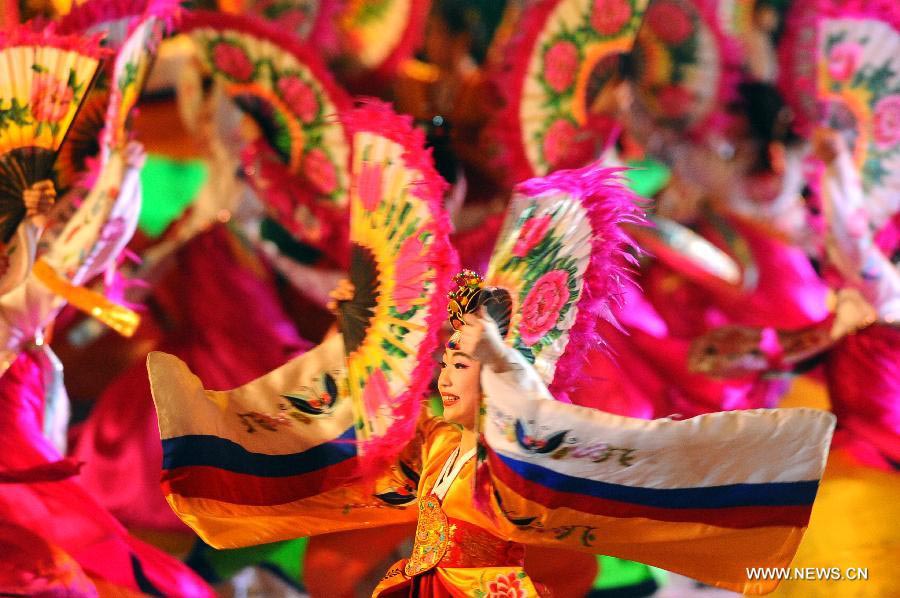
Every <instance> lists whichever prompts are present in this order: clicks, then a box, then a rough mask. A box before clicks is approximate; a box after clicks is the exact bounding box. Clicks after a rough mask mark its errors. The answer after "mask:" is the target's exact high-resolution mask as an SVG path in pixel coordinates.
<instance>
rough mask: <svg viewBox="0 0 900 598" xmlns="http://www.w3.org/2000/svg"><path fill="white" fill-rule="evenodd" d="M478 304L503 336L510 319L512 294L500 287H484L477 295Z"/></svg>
mask: <svg viewBox="0 0 900 598" xmlns="http://www.w3.org/2000/svg"><path fill="white" fill-rule="evenodd" d="M478 302H479V305H480V306H481V305H483V306H484V308H485V310H486V311H487V313H488V315H489V316H491V319H492V320H494V323H496V324H497V328H499V329H500V334H501V335H503V338H506V335H507V334H508V333H509V322H510V320H511V319H512V296H511V295H510V294H509V291H507V290H506V289H504V288H501V287H485V288H483V289H481V294H480V295H479V301H478Z"/></svg>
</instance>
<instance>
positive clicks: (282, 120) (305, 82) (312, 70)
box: [182, 11, 350, 208]
mask: <svg viewBox="0 0 900 598" xmlns="http://www.w3.org/2000/svg"><path fill="white" fill-rule="evenodd" d="M182 31H184V32H186V33H189V34H190V35H191V37H192V38H193V39H194V42H195V44H196V45H197V48H198V50H199V54H200V58H201V59H202V60H203V62H204V63H205V65H206V67H207V68H208V69H209V70H210V71H212V74H213V76H214V77H215V78H216V79H218V80H219V81H221V82H222V83H223V85H224V88H225V91H226V92H227V93H228V94H229V96H231V97H232V99H233V100H234V101H235V103H236V104H237V105H238V107H240V108H241V110H243V111H244V112H246V113H247V114H248V115H249V116H251V117H252V118H253V119H254V120H255V121H256V123H257V124H258V125H259V128H260V130H261V131H262V136H263V138H265V140H266V141H267V142H268V144H269V145H270V146H271V147H272V149H273V150H275V152H276V153H277V154H278V156H279V158H280V159H281V161H282V162H283V163H284V164H285V165H286V167H287V171H288V173H290V174H291V175H293V176H298V177H300V178H301V179H302V180H304V181H305V182H306V183H307V185H308V186H309V187H310V189H311V190H312V191H313V192H314V193H315V194H316V197H317V199H318V201H321V202H324V203H326V204H329V205H332V206H334V207H336V208H340V207H344V206H346V205H347V196H348V185H349V178H350V177H349V172H348V169H349V163H350V144H349V137H348V135H347V133H346V131H345V127H344V124H343V123H342V122H341V120H340V118H338V115H339V114H340V113H341V112H342V111H343V110H345V109H347V108H349V107H350V98H349V96H347V95H346V94H345V93H344V92H343V90H341V89H340V88H339V87H338V86H337V85H336V84H335V83H334V82H333V81H332V79H331V76H330V75H329V74H328V72H327V70H326V69H325V67H324V66H323V65H322V64H321V62H320V61H319V60H318V59H317V57H316V56H315V55H314V54H313V53H312V52H311V51H310V50H308V49H306V48H305V47H304V46H303V45H301V44H300V43H299V42H298V41H297V39H296V38H295V37H294V36H293V35H290V34H287V33H284V32H282V31H280V30H278V29H276V28H275V27H274V26H273V25H270V24H268V23H266V22H264V21H261V20H259V19H257V18H255V17H251V16H235V15H229V14H223V13H213V12H206V11H197V12H194V13H190V14H188V15H186V16H185V18H184V20H183V22H182ZM263 199H265V198H263Z"/></svg>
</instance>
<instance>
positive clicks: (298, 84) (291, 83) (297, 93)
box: [277, 75, 319, 123]
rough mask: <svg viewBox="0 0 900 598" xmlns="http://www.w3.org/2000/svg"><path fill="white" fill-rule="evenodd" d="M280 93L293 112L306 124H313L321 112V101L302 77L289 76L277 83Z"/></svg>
mask: <svg viewBox="0 0 900 598" xmlns="http://www.w3.org/2000/svg"><path fill="white" fill-rule="evenodd" d="M277 87H278V93H280V94H281V97H282V98H283V99H284V101H285V103H287V105H288V108H290V110H291V112H293V113H294V114H296V115H297V116H298V117H300V120H302V121H303V122H305V123H308V122H311V121H312V120H313V119H314V118H315V117H316V114H318V112H319V99H318V98H317V97H316V92H315V91H314V90H313V89H312V88H311V87H310V86H309V85H307V84H306V83H305V82H304V81H303V80H302V79H300V77H297V76H296V75H288V76H286V77H282V78H281V79H279V80H278V83H277Z"/></svg>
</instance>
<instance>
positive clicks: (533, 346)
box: [484, 164, 644, 400]
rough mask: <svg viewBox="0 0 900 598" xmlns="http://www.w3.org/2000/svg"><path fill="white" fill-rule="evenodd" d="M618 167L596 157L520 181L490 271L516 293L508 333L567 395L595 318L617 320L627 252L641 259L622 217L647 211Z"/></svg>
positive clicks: (491, 280)
mask: <svg viewBox="0 0 900 598" xmlns="http://www.w3.org/2000/svg"><path fill="white" fill-rule="evenodd" d="M619 172H620V170H619V169H612V168H601V167H600V166H599V165H596V164H594V165H590V166H587V167H585V168H582V169H580V170H561V171H558V172H555V173H553V174H551V175H548V176H546V177H544V178H537V179H531V180H528V181H525V182H523V183H521V184H520V185H518V186H517V187H516V192H515V195H514V197H513V200H512V203H511V204H510V207H509V210H508V212H507V216H506V221H505V222H504V225H503V229H502V230H501V232H500V236H499V239H500V241H498V243H497V246H496V247H495V248H494V252H493V255H492V256H491V261H490V265H489V266H488V272H487V275H486V276H485V277H484V278H485V281H484V282H485V285H487V286H495V287H503V288H505V289H506V290H507V291H509V293H510V295H511V296H512V301H513V308H512V319H511V321H510V326H509V333H508V335H507V339H506V340H507V342H509V343H510V344H511V345H512V346H513V347H514V348H516V349H517V350H518V351H519V352H521V353H522V354H523V355H524V356H525V357H526V358H527V359H528V360H529V361H530V362H531V363H533V364H534V366H535V369H536V370H537V371H538V373H539V374H540V375H541V377H542V378H543V379H544V382H545V383H546V384H548V386H549V388H550V391H551V393H552V394H553V396H554V397H556V398H557V399H560V400H569V395H570V393H571V391H572V389H574V387H575V383H574V382H575V380H577V379H578V378H579V375H578V372H579V370H580V368H581V367H582V366H583V362H582V360H583V358H584V353H585V352H586V350H587V349H588V348H590V347H596V346H598V345H602V339H600V338H599V336H598V335H597V332H596V326H597V320H598V319H599V318H602V319H605V320H607V321H609V322H612V323H615V317H614V315H613V307H614V306H615V305H616V302H617V300H618V297H619V294H620V292H621V290H622V286H623V284H624V283H625V282H626V279H627V276H628V273H627V270H626V262H631V263H635V260H634V257H633V256H632V255H631V254H630V253H628V251H627V250H628V248H629V247H630V246H631V245H632V243H631V241H630V239H629V238H628V236H627V234H626V233H625V232H624V230H623V229H622V227H621V225H622V224H623V223H628V222H630V223H642V222H643V220H644V219H643V213H642V211H641V209H640V208H639V207H638V204H637V201H638V199H637V196H635V195H633V194H632V192H631V191H629V190H628V189H627V188H626V187H625V186H624V184H622V183H621V181H620V179H619Z"/></svg>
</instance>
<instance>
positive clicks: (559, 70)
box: [544, 41, 578, 93]
mask: <svg viewBox="0 0 900 598" xmlns="http://www.w3.org/2000/svg"><path fill="white" fill-rule="evenodd" d="M577 70H578V48H576V47H575V44H573V43H572V42H569V41H560V42H556V43H555V44H554V45H553V46H551V47H550V49H549V50H547V53H546V54H544V79H546V81H547V85H549V86H550V89H552V90H553V91H555V92H556V93H562V92H564V91H565V90H567V89H568V88H569V86H570V85H572V82H573V81H574V80H575V71H577Z"/></svg>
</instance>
